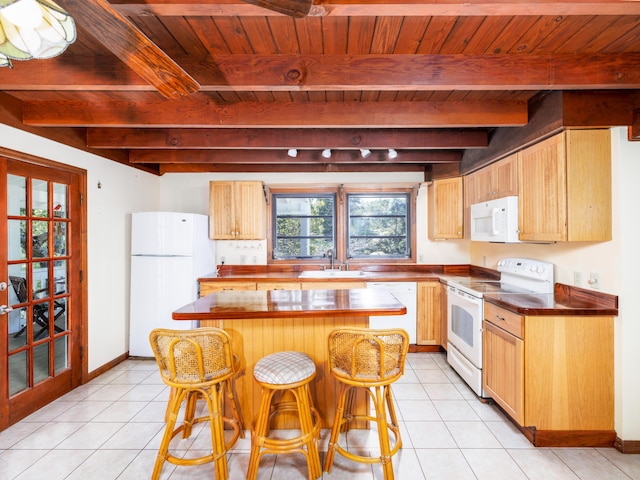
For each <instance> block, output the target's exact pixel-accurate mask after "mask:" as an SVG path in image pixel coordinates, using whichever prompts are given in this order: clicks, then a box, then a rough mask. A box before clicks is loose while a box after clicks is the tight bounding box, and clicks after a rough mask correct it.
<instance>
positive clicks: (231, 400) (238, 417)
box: [226, 379, 245, 438]
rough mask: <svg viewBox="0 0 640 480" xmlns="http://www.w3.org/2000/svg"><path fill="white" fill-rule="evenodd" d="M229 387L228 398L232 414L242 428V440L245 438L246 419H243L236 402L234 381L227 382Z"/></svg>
mask: <svg viewBox="0 0 640 480" xmlns="http://www.w3.org/2000/svg"><path fill="white" fill-rule="evenodd" d="M226 385H227V398H228V399H229V406H230V407H231V412H232V414H233V418H234V419H235V420H236V422H237V423H238V426H239V427H240V438H244V428H245V427H244V418H243V417H242V412H241V411H240V407H239V406H238V402H237V401H236V395H235V393H234V388H233V385H234V384H233V380H232V379H228V380H227V381H226Z"/></svg>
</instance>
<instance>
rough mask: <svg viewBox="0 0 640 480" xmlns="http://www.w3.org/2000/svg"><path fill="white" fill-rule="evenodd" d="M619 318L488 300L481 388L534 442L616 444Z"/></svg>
mask: <svg viewBox="0 0 640 480" xmlns="http://www.w3.org/2000/svg"><path fill="white" fill-rule="evenodd" d="M613 326H614V321H613V317H612V316H580V315H576V316H573V315H571V316H562V315H557V316H551V315H549V316H536V315H525V316H520V315H518V314H515V313H513V312H510V311H508V310H505V309H502V308H500V307H497V306H496V305H492V304H490V303H488V302H485V321H484V330H483V388H484V389H485V391H486V392H488V394H489V395H491V396H492V397H493V399H494V400H495V402H496V403H497V404H498V405H500V406H501V407H502V408H503V409H504V410H505V412H507V414H509V416H511V418H512V419H513V420H514V421H515V422H516V423H517V424H518V425H519V426H520V427H522V428H523V431H524V433H525V435H527V437H528V438H529V439H530V440H531V441H532V442H533V443H534V445H536V446H590V447H599V446H612V445H613V442H614V441H615V431H614V398H613V394H614V384H613V382H614V371H613Z"/></svg>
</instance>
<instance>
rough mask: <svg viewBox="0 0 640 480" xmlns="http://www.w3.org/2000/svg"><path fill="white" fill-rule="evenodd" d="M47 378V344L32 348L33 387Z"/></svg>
mask: <svg viewBox="0 0 640 480" xmlns="http://www.w3.org/2000/svg"><path fill="white" fill-rule="evenodd" d="M48 377H49V342H45V343H42V344H40V345H36V346H35V347H33V383H34V385H35V384H36V383H38V382H41V381H42V380H45V379H47V378H48Z"/></svg>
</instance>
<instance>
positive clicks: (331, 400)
mask: <svg viewBox="0 0 640 480" xmlns="http://www.w3.org/2000/svg"><path fill="white" fill-rule="evenodd" d="M404 313H406V307H405V306H404V305H403V304H402V303H400V302H398V300H396V299H395V297H393V296H392V295H391V294H390V293H388V292H385V291H379V290H378V291H376V290H367V289H364V288H358V289H348V290H248V291H247V290H231V291H226V290H224V291H219V292H213V293H210V294H209V295H206V296H204V297H201V298H199V299H198V300H196V301H195V302H193V303H190V304H189V305H185V306H184V307H182V308H180V309H178V310H176V311H175V312H173V319H174V320H199V321H200V325H201V326H203V327H220V328H223V329H224V330H225V331H227V332H228V333H229V334H230V335H231V338H232V343H233V349H234V352H235V353H237V354H238V355H240V356H241V357H242V358H243V360H244V362H245V369H244V372H242V373H241V375H240V376H239V377H238V379H237V383H236V389H237V394H238V397H239V401H240V408H241V409H242V413H243V415H244V417H245V420H246V422H247V426H249V425H250V422H252V421H253V419H254V417H255V414H256V412H257V411H258V407H259V402H260V393H261V391H260V387H259V386H258V384H257V383H256V382H255V381H254V380H253V374H252V372H253V367H254V365H255V364H256V362H257V361H258V360H260V359H261V358H262V357H264V356H266V355H269V354H270V353H274V352H280V351H287V350H296V351H300V352H304V353H307V354H308V355H310V356H311V358H313V360H314V362H315V364H316V369H317V375H316V378H315V380H314V382H313V384H312V393H313V398H314V402H315V404H316V408H317V409H318V411H319V412H320V416H321V420H322V428H331V424H332V422H333V417H334V414H335V404H336V399H337V389H338V382H337V381H335V380H334V379H333V377H331V376H330V375H329V371H328V363H327V362H328V359H327V338H328V335H329V332H331V331H332V330H334V329H335V328H338V327H368V325H369V316H371V315H403V314H404ZM355 405H356V409H357V412H358V413H364V412H365V411H366V410H367V406H368V402H367V398H366V395H359V396H358V397H357V398H356V399H355ZM277 422H278V423H277V424H276V425H275V428H295V425H294V424H293V423H292V422H291V421H289V420H288V419H287V418H286V417H284V418H283V419H277ZM359 426H360V427H361V428H364V427H365V425H359Z"/></svg>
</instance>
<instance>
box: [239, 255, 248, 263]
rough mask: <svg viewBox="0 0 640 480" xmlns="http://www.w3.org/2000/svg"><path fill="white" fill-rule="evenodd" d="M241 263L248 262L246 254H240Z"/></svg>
mask: <svg viewBox="0 0 640 480" xmlns="http://www.w3.org/2000/svg"><path fill="white" fill-rule="evenodd" d="M240 263H242V264H243V265H244V264H245V263H247V256H246V255H240Z"/></svg>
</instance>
